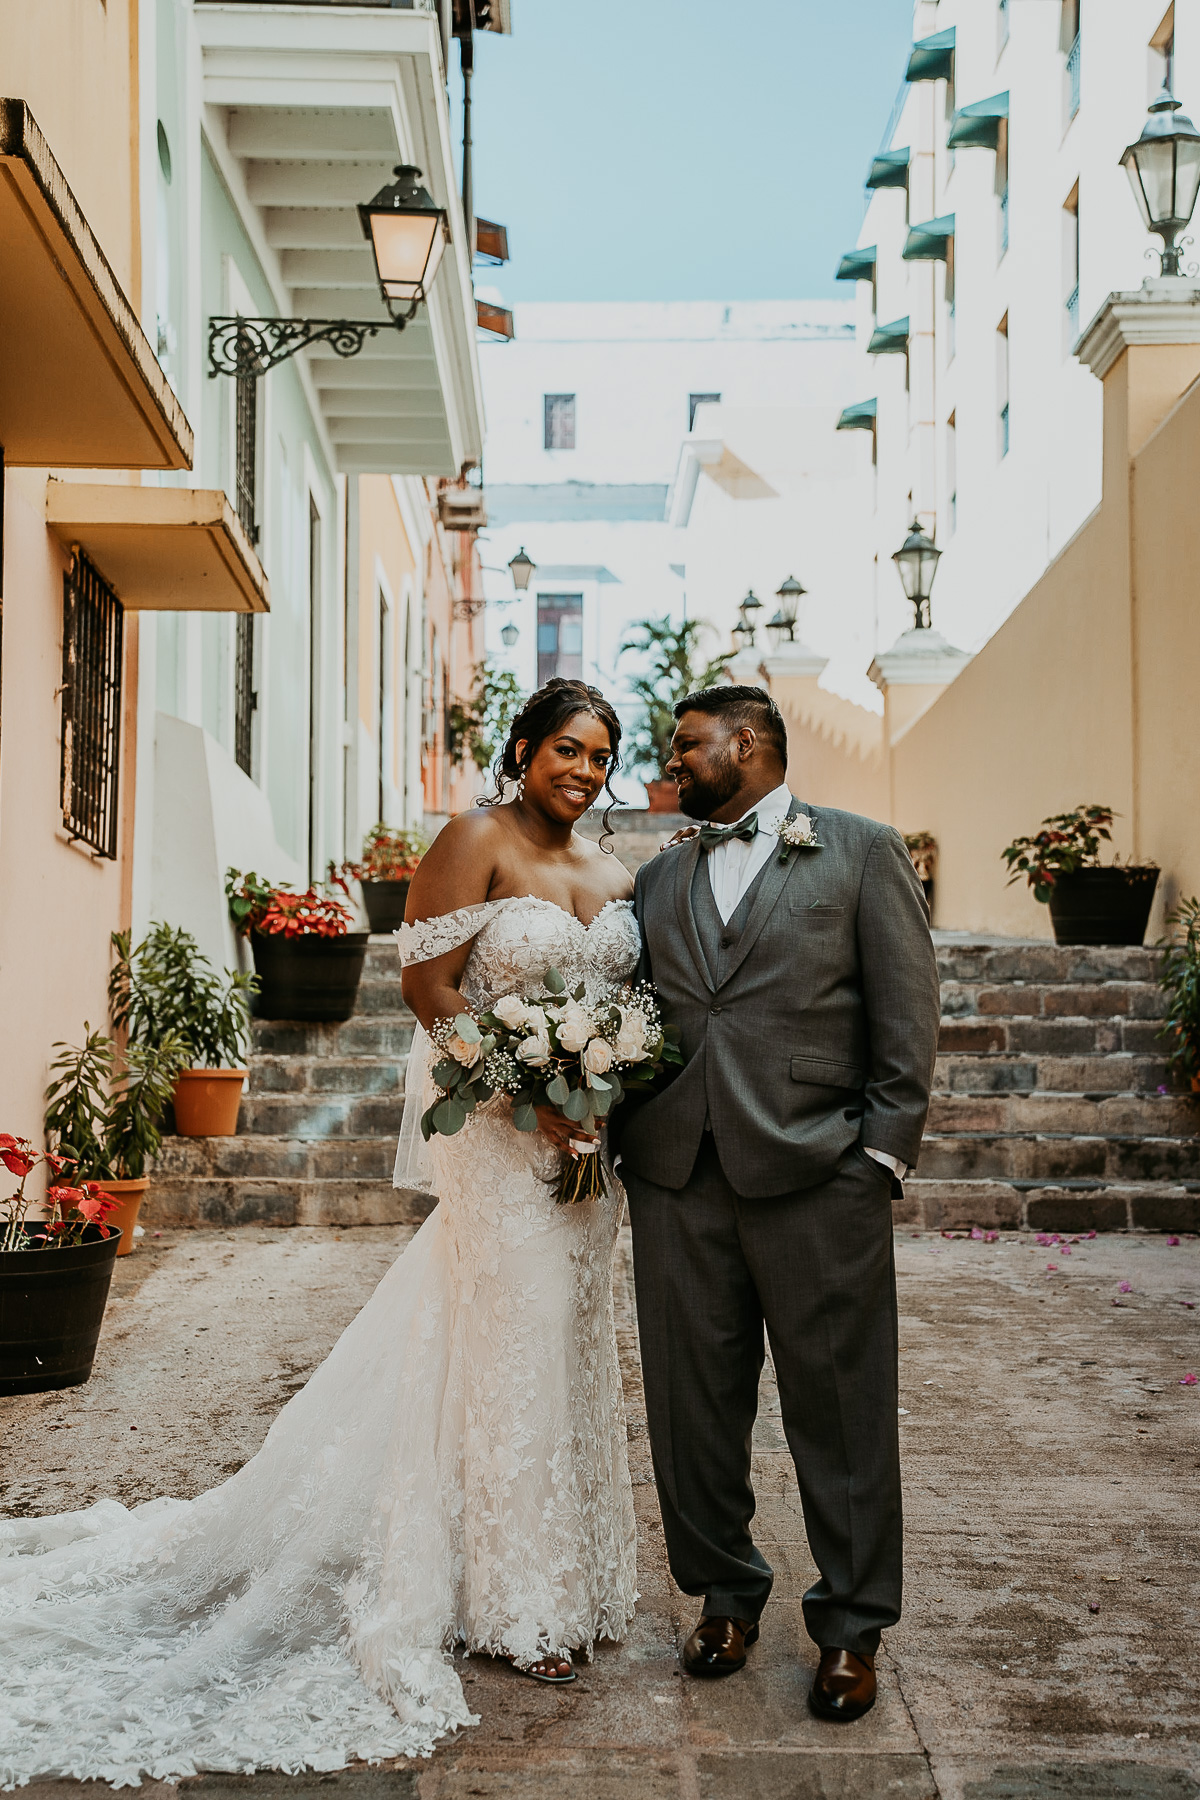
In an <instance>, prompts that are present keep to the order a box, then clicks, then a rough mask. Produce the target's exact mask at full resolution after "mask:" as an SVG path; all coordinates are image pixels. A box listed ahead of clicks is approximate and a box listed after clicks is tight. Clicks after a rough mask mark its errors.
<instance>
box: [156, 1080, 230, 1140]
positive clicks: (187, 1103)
mask: <svg viewBox="0 0 1200 1800" xmlns="http://www.w3.org/2000/svg"><path fill="white" fill-rule="evenodd" d="M246 1074H247V1071H246V1070H245V1069H181V1070H180V1072H179V1075H178V1076H177V1078H176V1081H175V1095H174V1101H173V1104H174V1107H175V1130H176V1131H177V1132H178V1134H179V1136H180V1137H236V1136H237V1122H238V1107H239V1106H240V1105H241V1103H242V1089H243V1088H244V1087H245V1085H246Z"/></svg>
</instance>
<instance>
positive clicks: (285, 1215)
mask: <svg viewBox="0 0 1200 1800" xmlns="http://www.w3.org/2000/svg"><path fill="white" fill-rule="evenodd" d="M435 1205H436V1201H435V1200H434V1198H433V1195H432V1194H422V1193H419V1192H417V1191H416V1190H415V1189H412V1188H394V1187H393V1186H392V1184H391V1182H390V1181H386V1182H385V1181H354V1180H348V1181H334V1180H330V1181H269V1180H262V1179H253V1178H247V1179H244V1180H243V1179H233V1180H225V1181H223V1180H219V1179H208V1178H199V1177H190V1178H185V1179H182V1180H180V1179H177V1178H175V1177H172V1176H163V1177H161V1178H153V1179H152V1180H151V1184H150V1192H149V1194H148V1195H147V1197H146V1200H145V1202H144V1204H143V1206H142V1211H141V1223H142V1225H143V1226H144V1228H145V1229H146V1231H147V1232H150V1231H154V1230H159V1229H165V1228H166V1227H168V1226H171V1227H175V1226H181V1225H182V1226H227V1225H342V1226H346V1225H419V1224H420V1223H421V1222H422V1220H423V1219H426V1218H428V1216H429V1214H430V1213H431V1212H432V1211H433V1208H434V1206H435Z"/></svg>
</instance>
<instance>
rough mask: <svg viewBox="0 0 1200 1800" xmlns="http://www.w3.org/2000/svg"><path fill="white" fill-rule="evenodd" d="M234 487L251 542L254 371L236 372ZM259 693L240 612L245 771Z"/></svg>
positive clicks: (238, 737)
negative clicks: (255, 688)
mask: <svg viewBox="0 0 1200 1800" xmlns="http://www.w3.org/2000/svg"><path fill="white" fill-rule="evenodd" d="M235 465H236V466H235V469H234V488H235V490H236V491H235V501H236V504H237V512H238V518H239V519H240V520H241V521H242V524H243V525H244V526H245V528H246V536H247V537H248V538H249V539H250V542H251V543H252V544H256V543H257V542H258V524H257V521H256V519H255V516H254V500H255V486H256V476H257V472H258V380H257V377H255V376H253V375H239V377H238V380H237V423H236V442H235ZM257 705H258V695H257V694H256V693H255V690H254V618H253V616H252V614H250V613H239V614H238V621H237V646H236V651H235V655H234V668H233V754H234V758H235V760H236V762H237V765H238V768H239V769H243V770H244V771H245V773H246V774H247V775H249V774H250V773H251V772H252V771H251V766H250V765H251V759H252V756H253V742H254V709H255V707H256V706H257Z"/></svg>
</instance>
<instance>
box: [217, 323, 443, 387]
mask: <svg viewBox="0 0 1200 1800" xmlns="http://www.w3.org/2000/svg"><path fill="white" fill-rule="evenodd" d="M415 312H416V307H415V306H414V307H413V308H412V310H411V311H410V312H409V313H408V314H401V315H400V316H399V317H398V318H393V319H391V320H387V319H242V318H233V319H210V320H209V321H208V373H209V378H210V379H211V378H212V377H213V376H214V375H234V376H237V377H239V378H245V377H248V376H251V377H257V376H259V375H265V374H266V372H267V370H268V369H273V368H274V367H275V366H276V364H277V363H281V362H286V361H287V359H288V358H289V357H290V356H295V354H296V352H297V350H306V349H308V347H309V346H310V345H311V344H320V343H327V344H331V345H332V346H333V349H334V351H335V352H336V353H337V355H338V356H357V355H358V353H359V351H360V350H361V349H362V347H363V345H364V343H365V342H366V340H367V339H368V338H369V337H374V336H375V334H376V332H378V331H387V330H389V329H390V330H395V331H403V330H404V327H405V326H406V325H407V324H408V321H409V319H410V318H411V317H412V316H413V313H415Z"/></svg>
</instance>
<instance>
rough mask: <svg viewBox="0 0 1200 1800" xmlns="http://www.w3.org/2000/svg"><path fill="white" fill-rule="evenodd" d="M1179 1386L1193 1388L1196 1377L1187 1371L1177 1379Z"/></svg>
mask: <svg viewBox="0 0 1200 1800" xmlns="http://www.w3.org/2000/svg"><path fill="white" fill-rule="evenodd" d="M1179 1385H1180V1387H1195V1385H1196V1377H1195V1376H1194V1375H1193V1374H1192V1373H1191V1371H1190V1370H1189V1371H1188V1373H1187V1374H1186V1375H1181V1376H1180V1377H1179Z"/></svg>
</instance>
